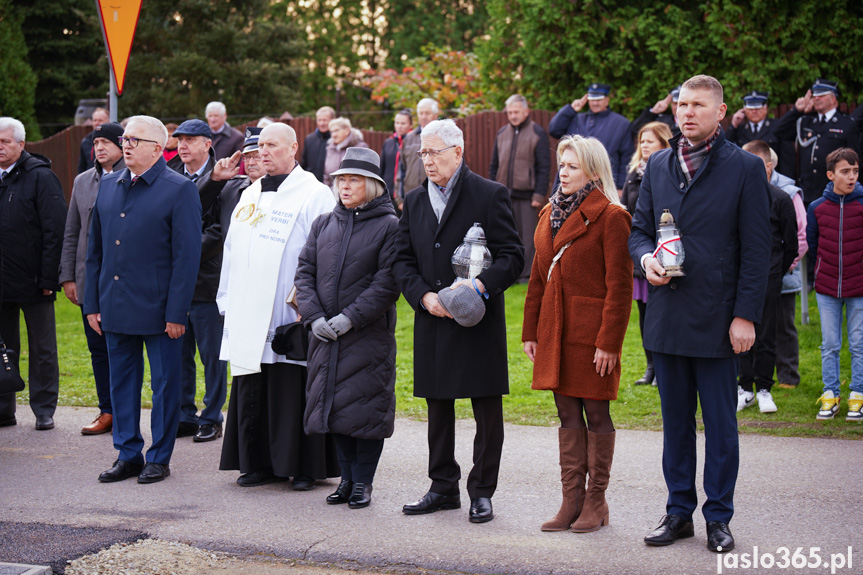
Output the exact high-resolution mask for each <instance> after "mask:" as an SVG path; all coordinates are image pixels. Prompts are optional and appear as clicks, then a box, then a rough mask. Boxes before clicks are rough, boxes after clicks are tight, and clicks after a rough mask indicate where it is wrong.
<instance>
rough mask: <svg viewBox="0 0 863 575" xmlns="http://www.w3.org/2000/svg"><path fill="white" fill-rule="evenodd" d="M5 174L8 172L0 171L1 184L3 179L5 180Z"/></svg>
mask: <svg viewBox="0 0 863 575" xmlns="http://www.w3.org/2000/svg"><path fill="white" fill-rule="evenodd" d="M7 173H8V172H5V171H3V170H0V182H2V181H3V178H5V177H6V174H7Z"/></svg>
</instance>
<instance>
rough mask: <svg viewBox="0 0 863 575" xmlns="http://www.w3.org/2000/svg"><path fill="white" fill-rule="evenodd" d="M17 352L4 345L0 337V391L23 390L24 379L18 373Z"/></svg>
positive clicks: (14, 391)
mask: <svg viewBox="0 0 863 575" xmlns="http://www.w3.org/2000/svg"><path fill="white" fill-rule="evenodd" d="M17 366H18V354H17V353H15V350H12V349H9V348H8V347H6V344H5V343H3V338H0V393H17V392H19V391H23V390H24V380H23V379H21V374H19V373H18V367H17Z"/></svg>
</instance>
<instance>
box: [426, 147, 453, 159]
mask: <svg viewBox="0 0 863 575" xmlns="http://www.w3.org/2000/svg"><path fill="white" fill-rule="evenodd" d="M457 147H458V146H447V147H446V148H441V149H440V150H419V151H418V152H417V156H419V159H420V160H424V159H425V157H426V156H430V157H431V158H432V159H435V158H437V157H438V156H440V155H441V154H443V153H444V152H446V151H447V150H451V149H453V148H457Z"/></svg>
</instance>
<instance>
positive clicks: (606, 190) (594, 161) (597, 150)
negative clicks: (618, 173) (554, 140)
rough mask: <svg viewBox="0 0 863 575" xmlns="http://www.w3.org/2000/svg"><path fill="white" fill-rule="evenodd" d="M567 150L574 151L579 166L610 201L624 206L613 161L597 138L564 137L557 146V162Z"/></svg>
mask: <svg viewBox="0 0 863 575" xmlns="http://www.w3.org/2000/svg"><path fill="white" fill-rule="evenodd" d="M567 150H572V151H573V153H575V157H576V158H577V159H578V166H579V167H580V168H581V170H582V171H583V172H584V173H585V174H587V177H588V178H590V181H592V182H593V183H594V184H596V186H597V187H598V188H599V189H600V190H601V191H602V193H603V195H605V197H606V198H608V201H609V202H611V203H612V204H614V205H617V206H622V205H623V204H621V203H620V198H619V197H618V195H617V184H615V183H614V176H613V175H612V173H611V160H610V159H609V158H608V152H607V151H605V146H603V145H602V142H600V141H599V140H597V139H596V138H585V137H583V136H578V135H575V136H564V137H563V138H562V139H561V140H560V143H559V144H558V145H557V161H558V163H560V158H561V157H562V156H563V153H564V152H566V151H567Z"/></svg>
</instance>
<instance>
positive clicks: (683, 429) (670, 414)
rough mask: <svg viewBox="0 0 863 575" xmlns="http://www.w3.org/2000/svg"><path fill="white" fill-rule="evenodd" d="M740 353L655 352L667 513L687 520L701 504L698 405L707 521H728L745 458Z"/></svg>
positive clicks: (689, 519) (704, 506)
mask: <svg viewBox="0 0 863 575" xmlns="http://www.w3.org/2000/svg"><path fill="white" fill-rule="evenodd" d="M737 363H738V362H737V358H736V357H728V358H700V357H685V356H680V355H669V354H666V353H659V352H654V353H653V365H654V367H655V368H656V379H657V382H658V385H659V397H660V400H661V401H662V434H663V449H662V473H663V475H664V476H665V484H666V486H667V487H668V502H667V504H666V513H668V514H669V515H680V516H682V517H683V518H684V519H686V520H687V521H691V520H692V514H693V513H694V512H695V509H696V507H697V505H698V497H697V495H696V491H695V467H696V443H695V410H696V408H697V407H698V402H699V400H700V401H701V415H702V419H703V420H704V440H705V450H704V493H705V494H706V495H707V501H705V502H704V505H703V506H702V507H701V512H702V514H703V515H704V519H705V520H707V521H723V522H725V523H728V522H729V521H731V517H732V515H734V501H733V499H734V486H735V485H736V483H737V469H738V466H739V463H740V449H739V442H738V436H737V369H738V366H737Z"/></svg>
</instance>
